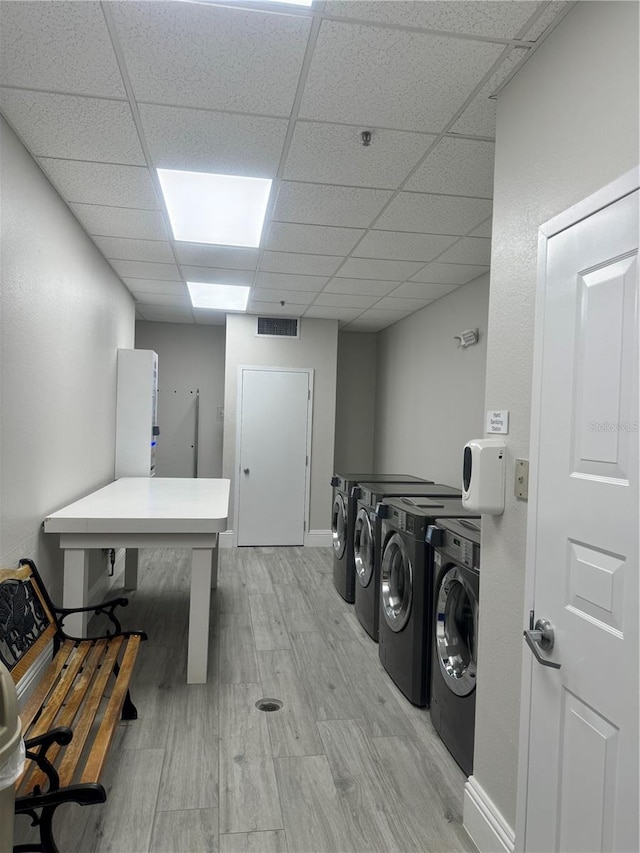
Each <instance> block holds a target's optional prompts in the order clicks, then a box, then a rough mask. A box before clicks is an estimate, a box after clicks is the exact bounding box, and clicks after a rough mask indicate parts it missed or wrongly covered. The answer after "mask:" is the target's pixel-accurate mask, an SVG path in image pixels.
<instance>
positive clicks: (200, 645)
mask: <svg viewBox="0 0 640 853" xmlns="http://www.w3.org/2000/svg"><path fill="white" fill-rule="evenodd" d="M212 551H213V549H212V548H193V550H192V551H191V602H190V605H189V649H188V653H187V684H206V681H207V655H208V650H209V604H210V600H211V575H212V572H211V563H212V559H213V554H212Z"/></svg>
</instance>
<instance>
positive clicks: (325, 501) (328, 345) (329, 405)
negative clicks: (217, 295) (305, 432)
mask: <svg viewBox="0 0 640 853" xmlns="http://www.w3.org/2000/svg"><path fill="white" fill-rule="evenodd" d="M337 338H338V324H337V322H336V321H335V320H313V319H302V320H300V338H299V339H277V338H259V337H256V317H252V316H247V315H244V314H228V315H227V339H226V341H227V346H226V366H225V422H224V452H223V476H224V477H228V478H229V479H230V480H231V495H232V496H233V495H234V494H235V491H234V489H235V473H236V470H235V469H236V410H237V403H238V365H240V364H243V365H262V366H269V367H312V368H314V384H313V395H314V396H313V422H312V437H311V506H310V515H309V529H310V531H316V530H323V531H326V530H330V528H331V523H330V522H331V475H332V474H333V444H334V428H335V414H336V361H337ZM230 504H231V505H230V507H229V529H233V524H234V520H233V497H232V498H231V499H230Z"/></svg>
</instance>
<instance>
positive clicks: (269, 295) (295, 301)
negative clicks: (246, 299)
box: [251, 287, 315, 308]
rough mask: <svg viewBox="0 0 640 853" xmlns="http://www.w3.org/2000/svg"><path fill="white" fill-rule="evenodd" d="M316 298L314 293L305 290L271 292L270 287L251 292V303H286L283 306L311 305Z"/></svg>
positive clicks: (255, 288)
mask: <svg viewBox="0 0 640 853" xmlns="http://www.w3.org/2000/svg"><path fill="white" fill-rule="evenodd" d="M314 297H315V293H314V292H313V291H311V292H309V291H304V290H271V289H270V288H268V287H254V288H253V290H252V291H251V303H252V304H253V302H254V301H256V302H277V303H280V302H284V303H285V305H281V306H280V307H281V308H284V307H285V306H286V305H311V303H312V302H313V300H314Z"/></svg>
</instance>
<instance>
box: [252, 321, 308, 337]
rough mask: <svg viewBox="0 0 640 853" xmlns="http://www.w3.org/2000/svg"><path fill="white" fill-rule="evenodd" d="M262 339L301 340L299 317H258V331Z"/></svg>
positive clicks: (257, 333)
mask: <svg viewBox="0 0 640 853" xmlns="http://www.w3.org/2000/svg"><path fill="white" fill-rule="evenodd" d="M256 335H258V337H261V338H299V337H300V332H299V330H298V318H297V317H258V331H257V332H256Z"/></svg>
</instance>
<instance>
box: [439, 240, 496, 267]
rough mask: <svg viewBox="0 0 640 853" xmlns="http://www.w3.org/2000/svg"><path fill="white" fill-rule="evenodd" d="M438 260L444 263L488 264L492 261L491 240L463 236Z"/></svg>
mask: <svg viewBox="0 0 640 853" xmlns="http://www.w3.org/2000/svg"><path fill="white" fill-rule="evenodd" d="M438 260H439V261H440V262H441V263H443V264H488V263H490V261H491V240H487V239H485V238H484V237H463V238H462V240H459V241H458V242H457V243H456V244H455V246H452V247H451V248H450V249H447V251H446V252H445V253H444V254H443V255H440V257H439V258H438Z"/></svg>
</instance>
